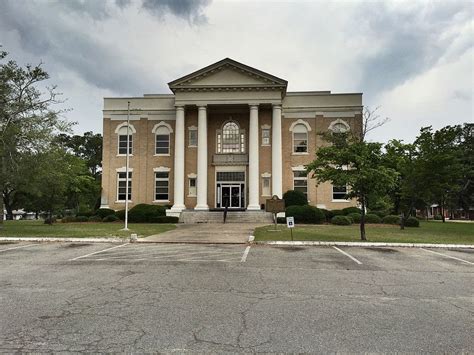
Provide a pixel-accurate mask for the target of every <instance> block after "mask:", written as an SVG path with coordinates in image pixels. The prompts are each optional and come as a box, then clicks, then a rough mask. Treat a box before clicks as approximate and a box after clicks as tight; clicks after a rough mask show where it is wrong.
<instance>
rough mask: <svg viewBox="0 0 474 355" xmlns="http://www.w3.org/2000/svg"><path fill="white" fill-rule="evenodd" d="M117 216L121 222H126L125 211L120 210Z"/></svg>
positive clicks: (116, 213)
mask: <svg viewBox="0 0 474 355" xmlns="http://www.w3.org/2000/svg"><path fill="white" fill-rule="evenodd" d="M115 215H116V216H117V217H118V219H120V220H121V221H125V210H118V211H117V212H115Z"/></svg>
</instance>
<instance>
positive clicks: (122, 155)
mask: <svg viewBox="0 0 474 355" xmlns="http://www.w3.org/2000/svg"><path fill="white" fill-rule="evenodd" d="M116 156H117V157H126V156H127V154H117V155H116ZM128 156H129V157H130V158H131V157H133V154H129V155H128Z"/></svg>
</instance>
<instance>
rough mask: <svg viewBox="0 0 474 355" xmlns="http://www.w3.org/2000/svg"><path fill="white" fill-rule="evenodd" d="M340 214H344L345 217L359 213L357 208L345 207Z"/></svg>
mask: <svg viewBox="0 0 474 355" xmlns="http://www.w3.org/2000/svg"><path fill="white" fill-rule="evenodd" d="M342 213H344V215H345V216H348V215H350V214H351V213H359V214H360V208H357V207H346V208H343V209H342Z"/></svg>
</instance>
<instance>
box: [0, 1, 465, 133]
mask: <svg viewBox="0 0 474 355" xmlns="http://www.w3.org/2000/svg"><path fill="white" fill-rule="evenodd" d="M473 15H474V3H473V2H472V1H454V0H452V1H450V0H446V1H437V2H430V1H394V2H389V1H349V0H346V1H297V0H293V1H264V0H262V1H216V0H214V1H211V0H108V1H102V0H87V1H86V0H62V1H55V0H50V1H45V0H41V1H40V0H1V1H0V44H1V45H2V46H3V48H2V49H3V50H6V51H7V52H9V56H8V58H9V59H14V60H16V61H17V62H18V63H19V64H21V65H25V64H27V63H31V64H38V63H40V62H42V63H43V64H42V65H43V67H44V68H45V69H46V70H47V72H48V73H49V74H50V79H49V80H48V85H57V87H58V91H60V92H62V93H63V98H64V99H66V102H65V103H64V104H62V106H63V107H64V108H70V109H71V110H70V111H68V112H67V113H65V116H66V117H67V118H68V119H69V120H71V121H74V122H77V124H76V125H75V126H74V131H75V132H76V133H78V134H81V133H82V132H85V131H94V132H99V133H101V132H102V105H103V97H116V96H142V95H143V94H145V93H147V94H149V93H155V94H156V93H171V91H170V90H169V88H168V86H167V83H168V82H170V81H172V80H174V79H177V78H179V77H181V76H184V75H186V74H189V73H191V72H193V71H195V70H198V69H200V68H202V67H205V66H207V65H209V64H212V63H214V62H216V61H219V60H221V59H223V58H226V57H230V58H232V59H234V60H237V61H239V62H242V63H244V64H247V65H249V66H252V67H255V68H257V69H259V70H262V71H264V72H267V73H270V74H272V75H275V76H277V77H280V78H283V79H285V80H287V81H288V91H313V90H331V91H332V92H335V93H338V92H363V93H364V95H363V103H364V105H365V106H366V107H368V108H369V109H370V110H374V109H375V108H377V107H379V109H378V110H377V113H378V114H379V115H380V116H381V118H385V117H388V118H389V122H388V123H386V124H385V125H384V126H382V127H380V128H378V129H376V130H374V131H372V132H371V133H370V136H369V139H370V140H375V141H381V142H386V141H388V140H390V139H403V140H405V141H407V142H410V141H412V140H413V139H414V138H415V137H416V135H417V134H418V132H419V129H420V128H421V127H424V126H430V125H431V126H433V128H435V129H437V128H441V127H443V126H446V125H453V124H462V123H464V122H474V118H473V110H474V104H473V83H474V68H473V65H474V64H473V63H474V36H473V18H474V16H473Z"/></svg>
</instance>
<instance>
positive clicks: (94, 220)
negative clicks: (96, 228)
mask: <svg viewBox="0 0 474 355" xmlns="http://www.w3.org/2000/svg"><path fill="white" fill-rule="evenodd" d="M89 222H102V218H100V216H90V217H89Z"/></svg>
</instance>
